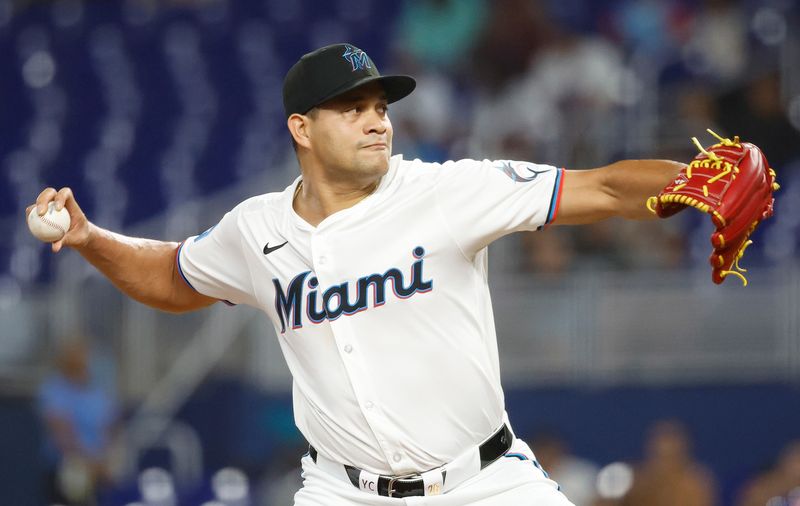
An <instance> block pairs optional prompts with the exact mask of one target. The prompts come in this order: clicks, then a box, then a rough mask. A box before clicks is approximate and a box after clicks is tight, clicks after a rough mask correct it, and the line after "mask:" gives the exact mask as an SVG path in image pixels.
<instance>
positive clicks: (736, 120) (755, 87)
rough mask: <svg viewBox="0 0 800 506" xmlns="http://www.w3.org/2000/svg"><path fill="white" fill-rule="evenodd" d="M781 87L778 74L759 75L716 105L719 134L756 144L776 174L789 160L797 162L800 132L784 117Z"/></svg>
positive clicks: (770, 71) (772, 72)
mask: <svg viewBox="0 0 800 506" xmlns="http://www.w3.org/2000/svg"><path fill="white" fill-rule="evenodd" d="M780 86H781V78H780V74H779V73H778V72H777V71H775V70H768V71H762V72H761V74H760V75H757V76H754V78H753V80H752V81H750V82H748V83H747V84H745V85H744V86H742V87H739V88H736V89H734V90H733V91H731V92H730V93H726V94H724V95H722V96H720V97H719V99H718V101H717V114H718V122H719V124H720V125H721V126H722V127H723V128H724V132H719V133H721V134H723V133H724V134H725V135H728V136H733V135H738V136H739V137H741V138H742V139H744V140H746V141H748V142H752V143H753V144H756V145H757V146H758V147H760V148H761V149H762V150H763V151H764V153H765V154H766V155H767V159H768V160H769V163H770V165H772V166H773V167H774V168H775V169H776V170H778V171H780V170H781V168H783V167H784V166H786V165H788V164H789V162H791V161H792V160H797V159H800V131H798V130H797V129H795V128H794V126H792V124H791V122H790V121H789V119H788V117H787V111H786V107H785V106H784V105H783V104H782V103H781V89H780ZM779 175H780V172H779Z"/></svg>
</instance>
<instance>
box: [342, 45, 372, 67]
mask: <svg viewBox="0 0 800 506" xmlns="http://www.w3.org/2000/svg"><path fill="white" fill-rule="evenodd" d="M342 58H344V59H345V60H347V61H349V62H350V65H352V66H353V71H356V70H359V69H363V68H368V69H371V68H372V65H371V64H370V63H369V57H368V56H367V53H365V52H364V51H363V50H361V49H358V48H357V47H353V46H351V45H349V44H345V45H344V53H343V54H342Z"/></svg>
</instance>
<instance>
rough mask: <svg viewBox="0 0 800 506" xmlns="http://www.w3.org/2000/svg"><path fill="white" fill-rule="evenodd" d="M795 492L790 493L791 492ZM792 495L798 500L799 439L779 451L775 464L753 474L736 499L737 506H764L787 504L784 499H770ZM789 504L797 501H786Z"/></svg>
mask: <svg viewBox="0 0 800 506" xmlns="http://www.w3.org/2000/svg"><path fill="white" fill-rule="evenodd" d="M793 491H794V492H795V494H792V492H793ZM790 495H794V496H795V497H794V498H795V500H798V501H800V440H796V441H792V442H791V443H789V444H788V445H786V447H784V449H783V450H782V451H781V454H780V456H779V457H778V461H777V462H776V463H775V465H774V466H773V467H772V468H770V469H768V470H766V471H764V472H763V473H761V474H759V475H757V476H755V477H754V478H753V479H752V480H750V481H749V482H748V483H747V485H745V487H744V489H743V490H742V492H741V493H740V494H739V497H738V499H737V501H736V505H737V506H764V505H765V504H768V505H770V506H771V505H772V504H773V503H774V504H787V502H786V501H783V500H780V501H779V502H774V501H771V499H773V498H776V497H777V498H784V497H786V496H790ZM788 504H789V505H790V506H794V505H795V504H798V503H797V502H790V503H788Z"/></svg>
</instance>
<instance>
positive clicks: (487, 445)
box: [308, 424, 514, 497]
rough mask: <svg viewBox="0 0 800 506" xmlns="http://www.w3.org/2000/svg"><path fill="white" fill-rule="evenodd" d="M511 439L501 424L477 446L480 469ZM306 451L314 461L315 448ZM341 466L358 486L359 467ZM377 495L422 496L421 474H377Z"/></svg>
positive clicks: (499, 452) (501, 450) (509, 446)
mask: <svg viewBox="0 0 800 506" xmlns="http://www.w3.org/2000/svg"><path fill="white" fill-rule="evenodd" d="M513 440H514V436H513V434H511V429H509V428H508V425H506V424H503V426H502V427H500V429H498V431H497V432H495V433H494V434H492V436H491V437H490V438H489V439H487V440H486V441H484V442H483V444H481V445H480V446H479V447H478V453H479V454H480V458H481V469H483V468H485V467H486V466H488V465H489V464H491V463H492V462H494V461H495V460H497V459H499V458H500V457H502V456H503V455H504V454H505V453H506V452H507V451H508V449H509V448H511V443H512V442H513ZM308 453H309V455H310V456H311V459H312V460H313V461H314V462H316V461H317V450H316V449H315V448H314V447H313V446H309V447H308ZM343 466H344V469H345V471H347V477H348V478H350V482H351V483H352V484H353V486H354V487H356V488H360V487H359V486H358V479H359V477H360V476H361V469H359V468H357V467H353V466H348V465H346V464H343ZM446 474H447V470H443V471H442V481H443V482H444V479H445V477H446ZM443 484H444V483H443ZM378 495H382V496H384V497H415V496H424V495H425V484H424V482H423V480H422V477H421V475H419V474H412V475H404V476H384V475H381V476H378Z"/></svg>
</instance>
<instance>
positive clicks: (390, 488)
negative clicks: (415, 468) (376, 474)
mask: <svg viewBox="0 0 800 506" xmlns="http://www.w3.org/2000/svg"><path fill="white" fill-rule="evenodd" d="M415 476H419V475H418V474H415V473H410V474H401V475H400V476H388V478H389V483H388V484H387V485H386V497H394V492H395V490H394V484H395V483H396V482H397V481H399V480H407V479H409V478H413V477H415ZM423 493H424V490H423Z"/></svg>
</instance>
